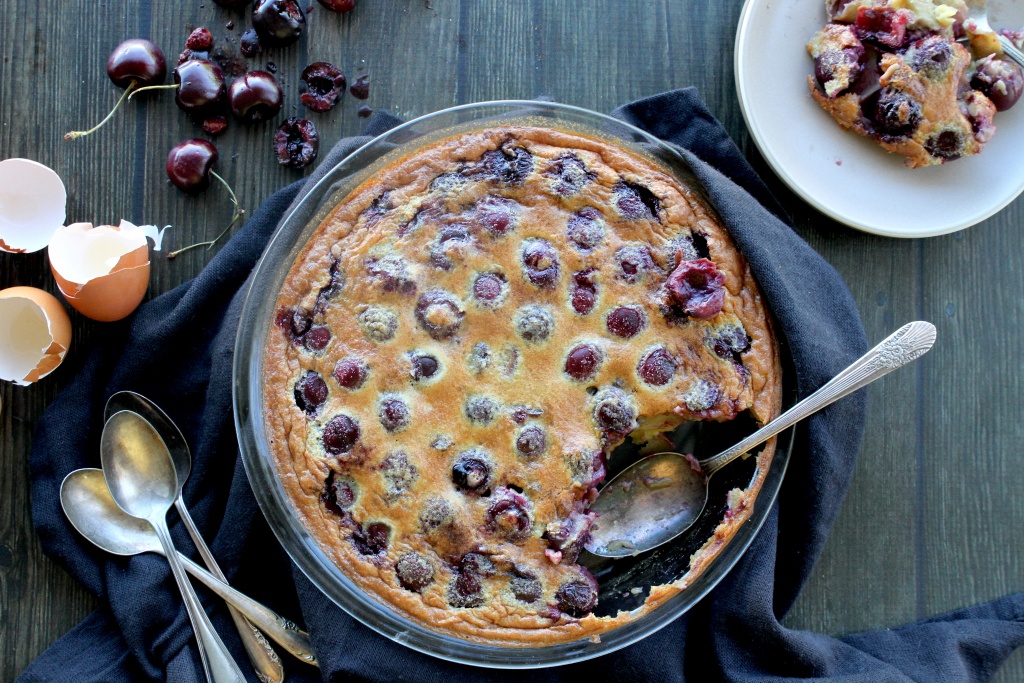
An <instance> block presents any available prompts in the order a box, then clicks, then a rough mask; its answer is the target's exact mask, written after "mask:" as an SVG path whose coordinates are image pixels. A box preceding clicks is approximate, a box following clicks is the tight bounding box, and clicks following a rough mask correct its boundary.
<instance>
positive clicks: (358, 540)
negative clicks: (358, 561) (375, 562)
mask: <svg viewBox="0 0 1024 683" xmlns="http://www.w3.org/2000/svg"><path fill="white" fill-rule="evenodd" d="M390 539H391V527H389V526H388V525H387V524H385V523H384V522H372V523H370V524H368V525H366V526H365V527H360V528H358V529H356V530H355V531H353V532H352V544H353V545H354V546H355V547H356V550H358V551H359V553H360V554H361V555H380V554H382V553H384V552H386V551H387V549H388V541H389V540H390Z"/></svg>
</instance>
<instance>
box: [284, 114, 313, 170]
mask: <svg viewBox="0 0 1024 683" xmlns="http://www.w3.org/2000/svg"><path fill="white" fill-rule="evenodd" d="M319 150H320V134H319V133H317V132H316V126H314V125H313V122H312V121H309V120H308V119H300V118H298V117H297V116H292V117H290V118H288V120H286V121H285V122H284V123H282V124H281V127H280V128H278V129H277V133H275V134H274V151H275V152H276V154H277V163H279V164H281V165H282V166H287V167H288V168H296V169H301V168H306V166H309V165H310V164H311V163H312V162H313V159H316V154H317V152H318V151H319Z"/></svg>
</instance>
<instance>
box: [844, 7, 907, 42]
mask: <svg viewBox="0 0 1024 683" xmlns="http://www.w3.org/2000/svg"><path fill="white" fill-rule="evenodd" d="M910 16H911V15H910V13H909V12H906V11H902V10H895V9H892V8H891V7H861V8H860V9H858V10H857V20H856V21H855V22H854V25H853V28H854V31H856V33H857V37H858V38H860V39H861V40H863V41H868V42H872V43H875V44H877V45H881V46H884V47H889V48H892V49H894V50H895V49H898V48H901V47H903V46H904V45H906V43H907V23H908V22H909V20H910Z"/></svg>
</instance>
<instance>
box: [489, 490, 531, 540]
mask: <svg viewBox="0 0 1024 683" xmlns="http://www.w3.org/2000/svg"><path fill="white" fill-rule="evenodd" d="M484 520H485V523H486V524H487V528H488V529H489V530H490V531H491V532H492V533H495V534H497V535H499V536H503V537H504V538H507V539H508V540H510V541H522V540H524V539H525V538H526V537H527V536H529V535H530V529H531V528H532V527H533V520H532V519H531V518H530V501H528V500H527V499H526V496H524V495H523V494H521V493H519V492H518V491H515V490H513V489H510V488H508V487H505V486H499V487H498V488H497V489H495V491H494V495H493V496H492V497H491V503H490V505H488V506H487V512H486V513H485V514H484Z"/></svg>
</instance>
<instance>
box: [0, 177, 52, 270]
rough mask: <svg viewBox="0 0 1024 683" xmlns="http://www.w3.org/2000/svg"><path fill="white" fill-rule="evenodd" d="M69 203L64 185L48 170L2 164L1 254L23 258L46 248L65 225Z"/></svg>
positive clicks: (0, 201)
mask: <svg viewBox="0 0 1024 683" xmlns="http://www.w3.org/2000/svg"><path fill="white" fill-rule="evenodd" d="M67 201H68V194H67V191H66V190H65V189H64V183H63V182H61V179H60V177H59V176H58V175H57V174H56V173H55V172H54V171H53V170H52V169H50V168H48V167H47V166H44V165H43V164H40V163H39V162H37V161H32V160H31V159H5V160H3V161H0V250H3V251H7V252H11V253H17V254H24V253H29V252H33V251H39V250H40V249H42V248H43V247H45V246H46V245H47V244H48V243H49V241H50V237H51V236H52V235H53V232H54V231H55V230H56V229H57V228H59V227H61V226H63V225H64V219H65V218H66V217H67V215H66V213H65V207H66V205H67Z"/></svg>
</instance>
